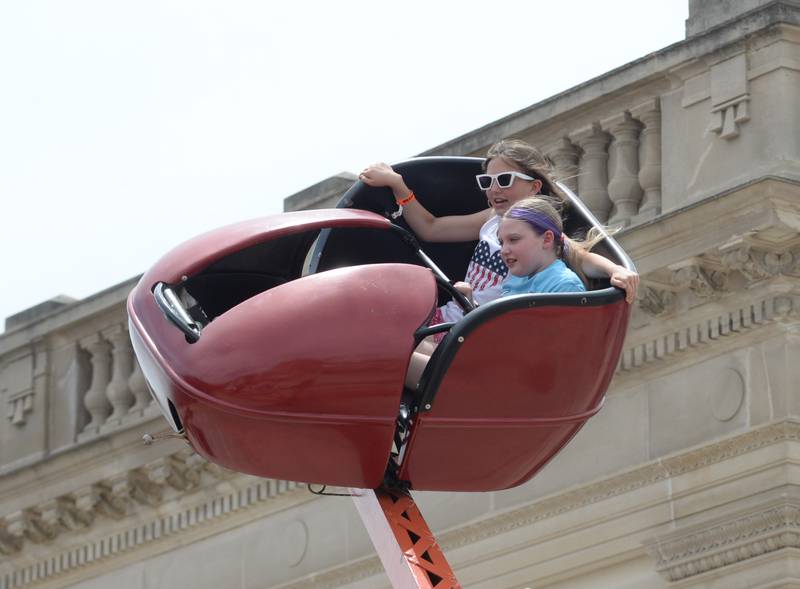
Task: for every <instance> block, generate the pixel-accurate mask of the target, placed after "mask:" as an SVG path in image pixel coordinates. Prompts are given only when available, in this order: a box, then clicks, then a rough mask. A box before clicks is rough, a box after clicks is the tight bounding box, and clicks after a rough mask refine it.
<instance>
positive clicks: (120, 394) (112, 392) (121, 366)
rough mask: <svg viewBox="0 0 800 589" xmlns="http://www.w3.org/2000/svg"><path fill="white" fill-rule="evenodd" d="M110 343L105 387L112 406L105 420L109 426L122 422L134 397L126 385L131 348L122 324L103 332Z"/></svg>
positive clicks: (131, 354)
mask: <svg viewBox="0 0 800 589" xmlns="http://www.w3.org/2000/svg"><path fill="white" fill-rule="evenodd" d="M103 335H104V336H105V337H106V339H107V340H108V341H110V342H111V345H112V351H111V355H112V364H111V380H110V381H109V383H108V386H107V387H106V397H107V398H108V402H109V403H110V404H111V407H112V408H113V410H114V411H113V413H111V416H110V417H109V418H108V419H107V420H106V424H107V425H109V426H117V425H119V424H121V423H122V418H123V417H125V416H126V415H127V414H128V409H130V407H131V405H133V402H134V397H133V394H132V393H131V390H130V388H129V386H128V379H129V378H130V376H131V371H132V368H133V349H132V347H131V341H130V338H129V337H128V332H127V331H126V330H125V328H124V327H122V325H117V326H115V327H113V328H111V329H109V330H107V331H106V332H104V333H103Z"/></svg>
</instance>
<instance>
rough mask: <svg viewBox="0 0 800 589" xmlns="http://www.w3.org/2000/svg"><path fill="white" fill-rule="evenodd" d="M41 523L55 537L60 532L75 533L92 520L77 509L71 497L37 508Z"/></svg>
mask: <svg viewBox="0 0 800 589" xmlns="http://www.w3.org/2000/svg"><path fill="white" fill-rule="evenodd" d="M39 513H40V516H41V521H42V524H43V525H44V526H46V528H47V529H48V530H49V531H50V535H51V537H55V536H56V535H57V534H58V533H60V532H62V531H75V530H79V529H82V528H86V527H88V526H89V525H90V524H91V523H92V521H93V518H92V517H91V516H89V515H88V514H86V513H85V512H84V511H82V510H81V509H79V508H78V506H77V505H76V503H75V499H74V498H72V497H67V496H65V497H58V498H56V499H51V500H50V501H46V502H45V503H43V504H42V505H41V506H39Z"/></svg>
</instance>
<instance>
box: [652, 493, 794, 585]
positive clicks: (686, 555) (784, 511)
mask: <svg viewBox="0 0 800 589" xmlns="http://www.w3.org/2000/svg"><path fill="white" fill-rule="evenodd" d="M647 547H648V550H649V551H650V553H651V554H652V556H653V557H654V558H655V560H656V570H657V571H658V572H659V573H661V575H662V576H663V577H664V578H665V579H667V580H668V581H679V580H681V579H685V578H687V577H692V576H695V575H699V574H702V573H705V572H708V571H711V570H714V569H718V568H720V567H723V566H727V565H731V564H734V563H737V562H741V561H744V560H747V559H750V558H753V557H756V556H760V555H762V554H767V553H770V552H775V551H776V550H780V549H782V548H800V501H798V500H792V499H784V500H782V501H780V502H777V503H775V504H772V505H769V506H766V507H764V508H761V509H760V510H758V511H755V512H750V513H744V514H736V515H732V516H729V517H727V518H724V519H718V520H715V521H713V522H710V523H708V524H705V525H703V526H696V527H693V528H690V529H687V530H680V531H677V532H673V533H671V534H667V535H665V536H663V537H661V538H657V539H654V540H652V541H650V542H649V543H648V545H647Z"/></svg>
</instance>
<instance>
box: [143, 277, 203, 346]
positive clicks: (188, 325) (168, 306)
mask: <svg viewBox="0 0 800 589" xmlns="http://www.w3.org/2000/svg"><path fill="white" fill-rule="evenodd" d="M153 296H154V297H155V299H156V304H157V305H158V307H159V308H160V309H161V312H162V313H164V316H165V317H166V318H167V319H168V320H169V322H170V323H172V324H173V325H174V326H175V327H177V328H178V329H180V330H181V331H182V332H183V335H185V336H186V341H187V342H189V343H190V344H193V343H195V342H196V341H198V340H199V339H200V326H199V325H197V323H195V322H194V321H192V318H191V317H190V316H189V313H188V312H187V311H186V309H184V308H183V305H182V304H181V301H180V299H178V295H176V294H175V291H173V290H172V289H171V288H170V287H169V285H167V284H165V283H164V282H159V283H157V284H156V285H155V287H154V288H153Z"/></svg>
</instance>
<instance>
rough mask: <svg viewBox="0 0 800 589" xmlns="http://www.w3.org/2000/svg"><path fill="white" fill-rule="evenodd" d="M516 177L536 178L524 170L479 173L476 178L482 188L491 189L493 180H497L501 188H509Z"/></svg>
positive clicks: (521, 178)
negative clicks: (524, 172) (523, 171)
mask: <svg viewBox="0 0 800 589" xmlns="http://www.w3.org/2000/svg"><path fill="white" fill-rule="evenodd" d="M515 178H519V179H520V180H536V178H532V177H530V176H528V175H527V174H523V173H522V172H500V173H499V174H478V175H477V176H475V180H477V181H478V187H479V188H480V189H481V190H489V189H490V188H491V187H492V182H497V186H498V187H499V188H509V187H510V186H511V185H512V184H513V183H514V179H515Z"/></svg>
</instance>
